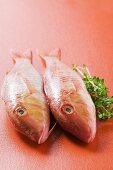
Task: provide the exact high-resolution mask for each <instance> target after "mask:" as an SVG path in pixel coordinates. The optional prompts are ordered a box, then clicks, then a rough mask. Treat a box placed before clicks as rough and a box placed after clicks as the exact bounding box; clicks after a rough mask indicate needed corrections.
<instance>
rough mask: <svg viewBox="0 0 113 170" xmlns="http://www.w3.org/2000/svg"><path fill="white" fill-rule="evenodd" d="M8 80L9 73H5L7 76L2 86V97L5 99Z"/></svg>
mask: <svg viewBox="0 0 113 170" xmlns="http://www.w3.org/2000/svg"><path fill="white" fill-rule="evenodd" d="M6 81H7V74H6V75H5V78H4V81H3V84H2V87H1V99H2V100H4V98H5V92H6V90H5V87H6V84H7V83H6Z"/></svg>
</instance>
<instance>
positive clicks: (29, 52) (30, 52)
mask: <svg viewBox="0 0 113 170" xmlns="http://www.w3.org/2000/svg"><path fill="white" fill-rule="evenodd" d="M23 57H24V58H27V59H29V60H30V62H31V63H32V60H33V53H32V51H31V50H27V51H25V52H24V53H23Z"/></svg>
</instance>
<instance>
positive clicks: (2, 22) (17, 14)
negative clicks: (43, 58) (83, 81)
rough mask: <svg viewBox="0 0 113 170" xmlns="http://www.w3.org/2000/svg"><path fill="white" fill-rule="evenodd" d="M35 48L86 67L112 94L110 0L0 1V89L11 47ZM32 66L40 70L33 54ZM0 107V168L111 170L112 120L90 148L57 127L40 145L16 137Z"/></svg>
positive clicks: (112, 11)
mask: <svg viewBox="0 0 113 170" xmlns="http://www.w3.org/2000/svg"><path fill="white" fill-rule="evenodd" d="M37 47H39V48H41V49H52V48H54V47H60V48H61V49H62V61H63V62H64V63H66V64H68V65H69V66H71V64H72V63H76V64H82V63H85V64H87V65H88V67H89V68H90V70H91V72H92V74H95V75H98V76H101V77H104V78H105V80H106V84H107V85H108V86H109V88H110V91H111V94H113V89H112V86H113V76H112V72H113V67H112V65H113V1H112V0H92V1H90V0H87V1H84V0H62V1H61V0H57V1H55V0H45V1H44V0H41V1H40V0H34V1H31V0H19V1H16V0H10V1H7V0H0V85H1V84H2V81H3V77H4V74H5V72H6V71H7V70H8V69H10V68H11V63H12V61H11V59H10V57H9V56H8V53H9V49H10V48H14V49H17V50H19V51H22V50H25V49H27V48H31V49H32V50H34V51H35V48H37ZM34 65H35V67H37V69H38V70H39V71H41V70H42V67H41V64H40V60H39V59H37V57H36V56H35V58H34ZM0 103H1V104H0V105H1V106H0V111H1V114H0V115H1V116H0V169H2V170H15V169H18V170H31V169H32V170H63V169H65V170H75V169H76V170H104V169H107V170H112V169H113V163H112V158H113V120H111V121H107V122H106V123H101V124H99V125H98V127H97V135H96V138H95V140H94V141H93V142H92V143H91V144H88V145H86V144H83V143H81V142H79V141H78V140H77V139H75V138H74V137H72V136H71V135H69V134H67V133H65V132H64V131H62V130H61V129H60V128H59V127H57V128H56V130H55V131H54V132H53V134H52V135H51V136H50V138H49V139H48V141H47V142H46V143H44V144H42V145H39V146H38V145H36V144H33V143H32V142H30V141H28V140H27V139H26V138H25V137H23V136H21V135H19V134H18V133H16V131H15V130H14V129H13V128H12V126H11V124H10V123H9V122H8V121H7V118H6V112H5V108H4V104H3V102H0Z"/></svg>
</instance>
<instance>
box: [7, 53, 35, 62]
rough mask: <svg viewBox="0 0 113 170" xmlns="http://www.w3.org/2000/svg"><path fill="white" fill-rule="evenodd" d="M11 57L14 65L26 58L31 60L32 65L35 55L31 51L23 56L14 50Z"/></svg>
mask: <svg viewBox="0 0 113 170" xmlns="http://www.w3.org/2000/svg"><path fill="white" fill-rule="evenodd" d="M10 56H11V57H12V59H13V62H14V63H16V62H17V61H18V60H20V59H21V58H26V59H28V60H30V62H31V63H32V59H33V54H32V51H30V50H27V51H25V52H24V53H23V54H21V53H19V52H17V51H14V50H10Z"/></svg>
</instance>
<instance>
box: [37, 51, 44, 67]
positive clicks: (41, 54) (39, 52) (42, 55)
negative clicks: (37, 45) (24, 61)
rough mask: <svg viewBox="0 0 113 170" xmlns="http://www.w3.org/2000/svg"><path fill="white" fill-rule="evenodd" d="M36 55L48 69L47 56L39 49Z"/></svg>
mask: <svg viewBox="0 0 113 170" xmlns="http://www.w3.org/2000/svg"><path fill="white" fill-rule="evenodd" d="M36 53H37V55H38V56H39V57H40V59H41V62H42V64H43V66H44V67H45V68H46V56H45V55H46V54H45V53H44V52H43V51H40V50H39V49H36Z"/></svg>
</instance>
